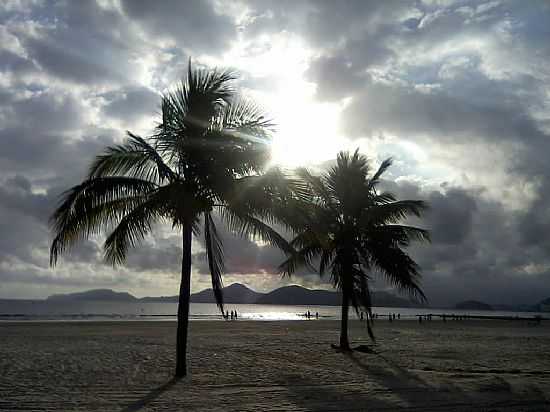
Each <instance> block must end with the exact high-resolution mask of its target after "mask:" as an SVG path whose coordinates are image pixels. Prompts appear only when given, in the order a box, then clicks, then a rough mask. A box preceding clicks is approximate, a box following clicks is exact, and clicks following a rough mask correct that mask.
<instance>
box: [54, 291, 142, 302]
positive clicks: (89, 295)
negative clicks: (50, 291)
mask: <svg viewBox="0 0 550 412" xmlns="http://www.w3.org/2000/svg"><path fill="white" fill-rule="evenodd" d="M47 300H52V301H53V300H55V301H73V300H96V301H117V302H134V301H137V300H138V299H137V298H136V297H135V296H132V295H130V294H129V293H127V292H115V291H114V290H111V289H93V290H87V291H85V292H76V293H67V294H57V295H51V296H48V298H47Z"/></svg>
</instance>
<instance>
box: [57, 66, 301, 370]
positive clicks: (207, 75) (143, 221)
mask: <svg viewBox="0 0 550 412" xmlns="http://www.w3.org/2000/svg"><path fill="white" fill-rule="evenodd" d="M234 79H235V75H234V74H233V73H232V72H229V71H217V70H207V69H195V68H193V67H192V66H191V62H189V68H188V74H187V80H186V81H185V82H182V83H181V85H179V86H178V87H177V88H176V89H175V90H173V91H171V92H169V93H167V94H166V95H164V96H163V98H162V104H161V109H162V119H161V121H160V123H159V124H158V126H157V127H156V129H155V132H154V133H153V134H152V136H150V137H148V138H142V137H139V136H136V135H134V134H132V133H130V132H128V137H127V140H126V141H125V142H124V143H123V144H120V145H116V146H112V147H108V148H107V149H106V151H105V152H104V153H103V154H101V155H99V156H97V157H96V159H95V161H94V162H93V164H92V165H91V167H90V169H89V173H88V176H87V178H86V179H85V180H84V181H83V182H82V183H81V184H79V185H77V186H74V187H73V188H71V189H70V190H68V191H67V192H65V193H64V195H63V198H62V200H61V202H60V205H59V207H58V208H57V210H56V211H55V213H54V214H53V215H52V218H51V223H52V228H53V231H54V234H55V237H54V240H53V242H52V245H51V251H50V263H51V265H52V266H54V265H55V264H56V262H57V260H58V256H59V255H60V254H61V253H63V252H64V251H66V250H67V249H68V248H69V247H70V246H72V245H73V244H74V243H75V242H76V241H77V240H79V239H81V238H86V237H89V236H91V235H96V234H98V233H100V232H101V231H102V230H107V229H109V228H114V229H113V230H112V232H111V233H110V234H109V235H108V237H107V238H106V240H105V243H104V254H105V259H106V261H107V262H109V263H111V264H113V265H116V264H122V263H123V262H124V261H125V258H126V255H127V251H128V249H129V248H130V247H134V246H136V245H137V244H138V243H139V242H140V241H141V240H142V239H143V238H144V237H145V236H146V235H147V234H148V233H149V232H151V230H152V229H153V227H154V224H155V223H157V222H168V223H170V224H171V225H172V227H173V228H177V229H178V230H179V231H181V234H182V249H183V254H182V267H181V284H180V289H179V303H178V315H177V318H178V326H177V350H176V371H175V374H176V376H178V377H181V376H185V374H186V371H187V366H186V350H187V330H188V317H189V297H190V284H191V256H192V251H191V240H192V235H193V234H194V235H195V236H199V235H200V233H201V232H202V233H203V235H204V244H205V248H206V257H207V260H208V265H209V269H210V273H211V275H212V287H213V290H214V295H215V297H216V301H217V304H218V306H219V308H220V310H221V311H222V312H223V296H222V287H223V285H222V274H223V272H224V253H223V247H222V242H221V239H220V236H219V233H218V230H217V227H216V225H215V219H214V216H215V214H217V215H218V216H220V217H221V219H222V220H223V221H224V222H225V223H226V225H227V227H228V228H229V230H230V231H232V232H234V233H238V234H240V235H243V236H250V237H255V238H259V239H261V240H262V241H265V242H268V243H270V244H273V245H276V246H277V247H279V248H281V249H282V250H283V251H285V252H289V251H290V247H289V245H288V243H287V241H286V240H285V239H284V238H283V237H281V236H280V235H279V234H278V233H277V232H276V231H275V230H273V229H272V228H271V227H270V224H271V223H273V222H282V223H284V217H282V218H279V219H278V218H277V217H276V216H277V213H276V211H277V210H280V211H281V214H280V216H283V212H284V210H285V209H284V206H285V204H286V203H287V201H288V199H290V198H291V197H292V196H293V193H292V188H293V183H292V181H291V180H289V179H286V177H285V176H284V174H283V173H282V172H281V171H279V170H277V169H270V170H266V168H265V167H266V162H267V161H268V159H269V157H270V132H271V128H272V123H271V121H270V120H268V119H267V118H266V117H265V115H264V114H263V112H262V111H261V110H260V109H259V108H258V107H257V106H256V105H255V104H253V103H251V102H250V101H248V100H245V99H243V98H239V97H238V96H237V95H236V93H235V91H234V89H233V87H232V83H233V80H234ZM296 187H298V186H296Z"/></svg>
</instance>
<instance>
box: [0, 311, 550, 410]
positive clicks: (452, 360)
mask: <svg viewBox="0 0 550 412" xmlns="http://www.w3.org/2000/svg"><path fill="white" fill-rule="evenodd" d="M175 326H176V324H175V323H174V322H98V323H95V322H80V323H71V322H67V323H61V322H50V323H48V322H45V323H8V322H4V323H0V410H3V411H4V410H7V411H11V410H13V411H15V410H17V411H31V410H32V411H61V410H63V411H72V410H75V411H76V410H78V411H89V410H101V411H127V412H128V411H175V410H181V411H379V410H380V411H382V410H386V411H391V410H396V409H399V408H410V409H412V410H419V411H550V322H545V323H543V325H542V326H532V325H529V324H528V322H526V321H473V320H470V321H448V322H446V323H443V322H442V321H439V320H438V321H436V320H433V321H431V322H423V323H422V324H418V323H417V322H415V321H397V322H393V323H389V322H388V321H387V320H385V321H384V320H378V321H376V323H375V333H376V335H377V344H376V345H375V346H374V350H375V351H376V352H377V353H360V352H354V353H352V354H351V355H346V354H342V353H338V352H336V351H335V350H333V349H331V347H330V344H331V343H337V340H338V327H339V324H338V322H334V321H309V322H308V321H294V322H243V321H237V322H192V323H191V330H190V336H191V354H190V362H191V374H190V376H189V377H188V378H186V379H184V380H180V381H176V382H175V381H173V380H172V379H171V375H172V372H173V367H174V344H175ZM351 329H352V331H351V338H352V341H353V342H354V344H356V345H358V344H369V345H371V343H370V342H369V340H368V339H367V336H366V332H365V331H364V329H363V325H362V324H361V323H360V322H356V321H354V322H351Z"/></svg>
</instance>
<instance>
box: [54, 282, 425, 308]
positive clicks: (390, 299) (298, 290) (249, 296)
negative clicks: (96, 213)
mask: <svg viewBox="0 0 550 412" xmlns="http://www.w3.org/2000/svg"><path fill="white" fill-rule="evenodd" d="M223 297H224V302H225V303H233V304H236V303H244V304H251V303H257V304H265V305H312V306H313V305H315V306H323V305H327V306H339V305H340V294H339V293H338V292H335V291H330V290H322V289H307V288H304V287H302V286H298V285H293V286H283V287H281V288H278V289H275V290H273V291H271V292H269V293H260V292H256V291H254V290H252V289H250V288H248V287H246V286H244V285H241V284H240V283H233V284H232V285H229V286H227V287H225V288H223ZM47 300H55V301H75V300H84V301H90V300H95V301H119V302H133V301H135V302H156V303H177V302H178V296H177V295H176V296H158V297H154V296H148V297H144V298H141V299H138V298H136V297H134V296H132V295H130V294H129V293H126V292H115V291H113V290H110V289H96V290H89V291H86V292H78V293H69V294H59V295H52V296H50V297H48V298H47ZM372 300H373V305H375V306H388V307H413V306H416V305H415V304H414V303H412V302H410V301H408V300H406V299H402V298H399V297H396V296H394V295H392V294H390V293H387V292H373V293H372ZM191 302H192V303H215V302H216V301H215V299H214V293H213V292H212V289H205V290H203V291H200V292H198V293H193V294H192V295H191Z"/></svg>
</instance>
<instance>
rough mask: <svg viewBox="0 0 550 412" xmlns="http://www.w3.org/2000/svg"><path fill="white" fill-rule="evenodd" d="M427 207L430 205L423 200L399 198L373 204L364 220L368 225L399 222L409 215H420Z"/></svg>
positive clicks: (365, 214)
mask: <svg viewBox="0 0 550 412" xmlns="http://www.w3.org/2000/svg"><path fill="white" fill-rule="evenodd" d="M427 209H428V205H427V204H426V203H425V202H424V201H422V200H398V201H395V202H391V203H386V204H380V205H373V206H372V207H370V208H368V209H367V210H366V211H365V213H364V215H363V218H362V221H363V223H364V224H366V225H381V224H390V223H397V222H399V221H400V220H402V219H405V218H407V217H409V216H416V217H420V216H421V215H422V213H423V212H424V211H425V210H427Z"/></svg>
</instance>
